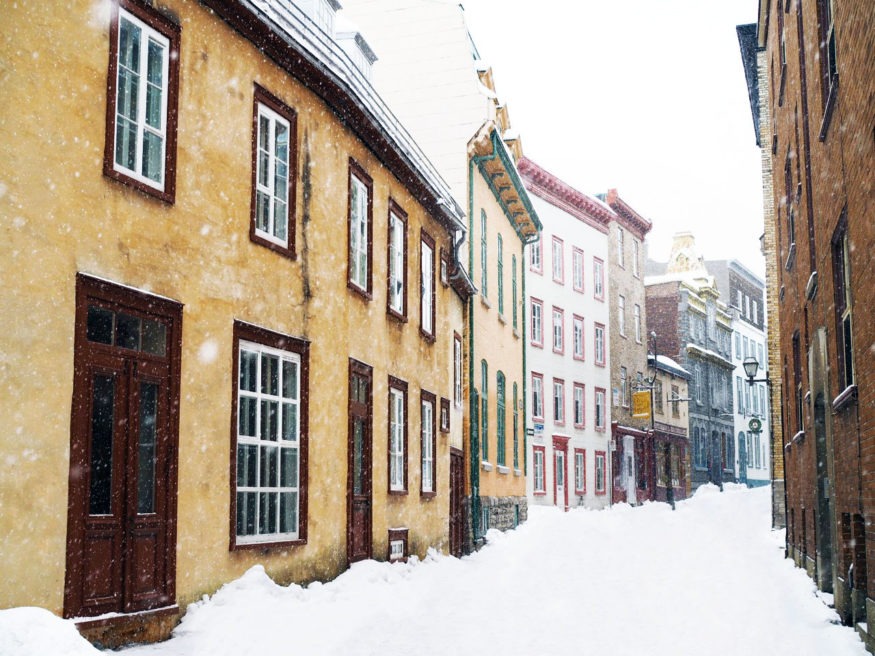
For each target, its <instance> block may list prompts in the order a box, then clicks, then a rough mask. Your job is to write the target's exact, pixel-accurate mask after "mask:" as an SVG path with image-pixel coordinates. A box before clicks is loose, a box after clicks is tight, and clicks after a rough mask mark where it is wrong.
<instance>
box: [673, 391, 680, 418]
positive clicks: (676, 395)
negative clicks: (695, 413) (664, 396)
mask: <svg viewBox="0 0 875 656" xmlns="http://www.w3.org/2000/svg"><path fill="white" fill-rule="evenodd" d="M671 398H672V400H673V401H674V403H672V404H671V416H672V417H674V418H677V417H680V416H681V409H680V405H681V404H680V403H679V402H678V399H680V398H681V388H680V387H678V386H677V385H672V386H671Z"/></svg>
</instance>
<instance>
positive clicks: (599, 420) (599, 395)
mask: <svg viewBox="0 0 875 656" xmlns="http://www.w3.org/2000/svg"><path fill="white" fill-rule="evenodd" d="M595 427H596V429H598V430H604V429H605V390H603V389H601V388H599V387H597V388H596V390H595Z"/></svg>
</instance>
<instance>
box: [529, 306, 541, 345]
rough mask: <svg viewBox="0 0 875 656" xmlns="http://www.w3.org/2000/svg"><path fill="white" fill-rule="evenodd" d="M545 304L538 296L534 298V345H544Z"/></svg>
mask: <svg viewBox="0 0 875 656" xmlns="http://www.w3.org/2000/svg"><path fill="white" fill-rule="evenodd" d="M543 315H544V304H543V303H542V302H541V301H539V300H538V299H536V298H533V299H532V345H533V346H543V345H544V326H543Z"/></svg>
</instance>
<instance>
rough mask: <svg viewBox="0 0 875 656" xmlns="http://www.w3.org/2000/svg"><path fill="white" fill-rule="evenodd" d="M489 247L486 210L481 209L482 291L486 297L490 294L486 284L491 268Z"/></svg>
mask: <svg viewBox="0 0 875 656" xmlns="http://www.w3.org/2000/svg"><path fill="white" fill-rule="evenodd" d="M488 248H489V247H488V245H487V243H486V210H480V293H481V294H483V296H484V298H485V297H487V296H489V292H488V287H487V285H486V283H487V281H488V270H489V263H488V261H487V260H488V259H489V253H488Z"/></svg>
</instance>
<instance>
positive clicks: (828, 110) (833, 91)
mask: <svg viewBox="0 0 875 656" xmlns="http://www.w3.org/2000/svg"><path fill="white" fill-rule="evenodd" d="M829 82H830V84H829V95H828V96H827V98H826V106H825V107H824V108H823V121H822V122H821V124H820V134H818V135H817V138H818V139H819V140H820V141H826V135H827V132H829V124H830V123H831V122H832V112H833V110H834V109H835V104H836V96H838V91H839V76H838V75H834V76H833V77H832V79H831V80H830V81H829Z"/></svg>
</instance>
